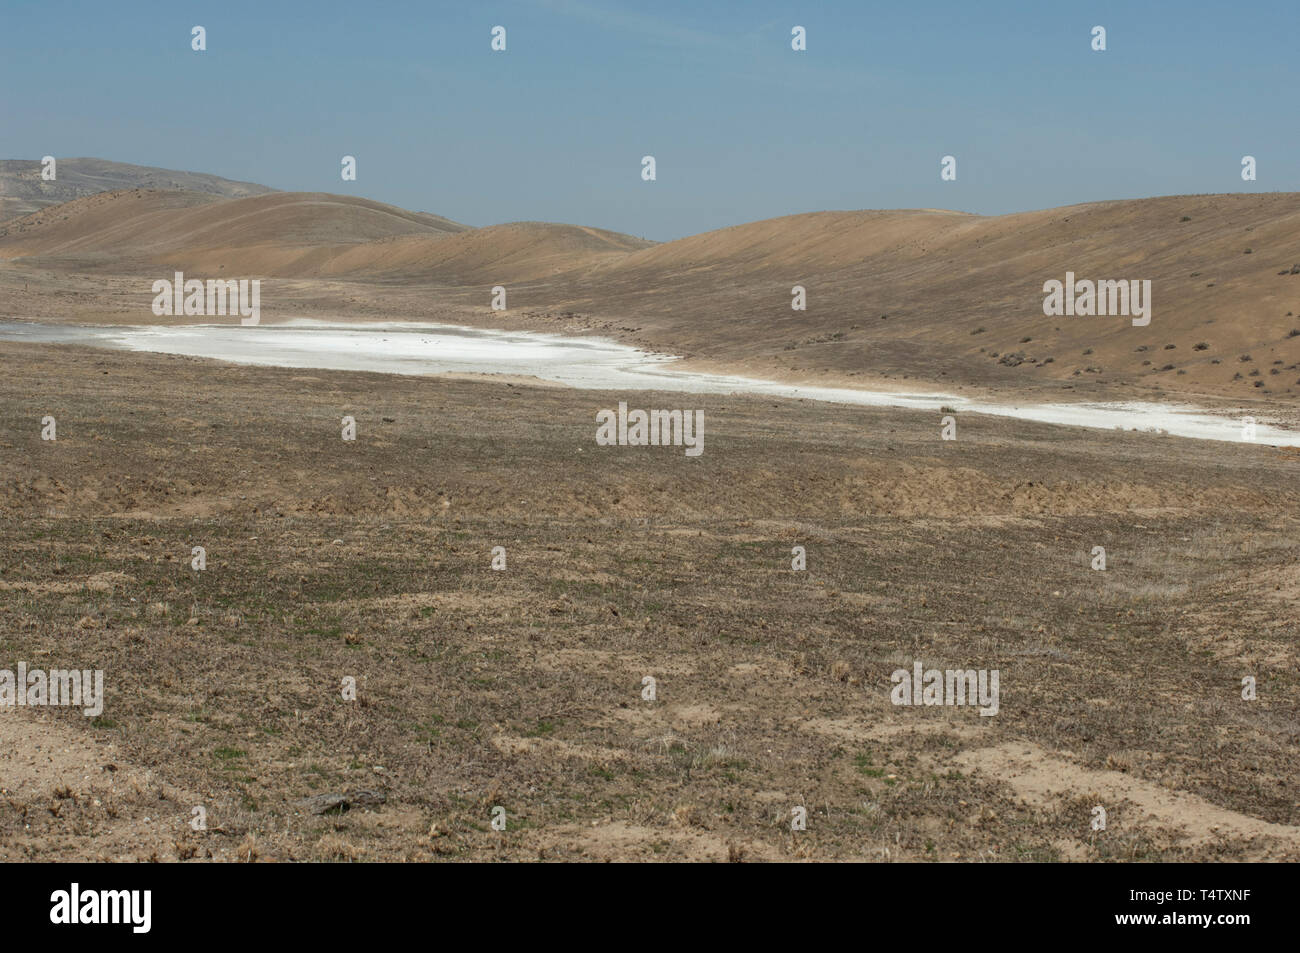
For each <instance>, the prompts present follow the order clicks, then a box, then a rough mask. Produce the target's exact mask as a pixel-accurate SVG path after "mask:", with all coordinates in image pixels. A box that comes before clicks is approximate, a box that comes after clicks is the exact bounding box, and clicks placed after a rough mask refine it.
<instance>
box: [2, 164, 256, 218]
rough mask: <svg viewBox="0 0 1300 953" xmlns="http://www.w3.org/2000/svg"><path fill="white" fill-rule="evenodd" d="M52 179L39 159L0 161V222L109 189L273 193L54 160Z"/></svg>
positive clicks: (151, 170)
mask: <svg viewBox="0 0 1300 953" xmlns="http://www.w3.org/2000/svg"><path fill="white" fill-rule="evenodd" d="M55 171H56V173H57V177H56V178H55V179H54V181H52V182H47V181H45V180H44V179H42V178H41V160H40V159H0V222H4V221H8V220H10V219H14V218H21V217H22V216H24V215H30V214H31V213H32V212H35V211H39V210H40V209H43V208H46V207H47V206H50V205H59V204H61V203H63V202H69V201H71V200H72V199H76V198H81V197H83V196H86V195H94V194H96V193H98V192H111V191H113V190H114V189H179V190H184V191H187V192H203V193H206V194H208V195H218V196H222V197H223V198H244V197H247V196H250V195H266V194H267V193H269V192H275V191H278V190H277V189H272V188H268V187H267V186H265V185H257V184H255V183H253V182H235V181H233V180H231V179H223V178H221V176H219V175H208V174H207V173H204V172H178V171H177V170H175V169H159V168H156V167H154V166H146V165H131V164H130V163H126V162H110V161H108V160H107V159H72V158H69V159H62V158H60V159H58V160H57V164H56V166H55Z"/></svg>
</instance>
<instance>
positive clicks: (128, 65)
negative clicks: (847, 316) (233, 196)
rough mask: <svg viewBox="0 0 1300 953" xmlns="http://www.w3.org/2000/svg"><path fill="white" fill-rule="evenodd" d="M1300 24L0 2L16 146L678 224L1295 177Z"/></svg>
mask: <svg viewBox="0 0 1300 953" xmlns="http://www.w3.org/2000/svg"><path fill="white" fill-rule="evenodd" d="M498 24H499V25H502V26H504V27H505V28H506V30H507V46H508V48H507V50H506V52H504V53H494V52H492V50H491V49H490V41H491V35H490V30H491V28H492V27H493V26H495V25H498ZM796 24H797V25H801V26H803V27H805V28H806V30H807V47H808V48H807V51H806V52H794V51H792V50H791V46H790V40H791V32H790V31H791V28H792V27H793V26H794V25H796ZM194 25H202V26H203V27H205V28H206V30H207V50H206V51H205V52H194V51H192V50H191V48H190V39H191V37H190V30H191V27H193V26H194ZM1094 25H1102V26H1104V27H1105V28H1106V30H1107V46H1108V49H1107V50H1106V51H1105V52H1094V51H1093V50H1092V49H1091V45H1090V44H1091V30H1092V27H1093V26H1094ZM1297 35H1300V2H1298V0H1261V2H1257V3H1241V2H1209V0H1179V2H1141V0H1097V2H1089V3H1081V2H1075V0H1059V2H1056V0H1052V2H1044V0H1021V2H998V0H991V2H988V3H976V2H971V0H930V2H927V3H923V4H922V3H912V2H907V0H904V2H896V3H890V4H884V3H877V2H868V0H852V2H821V3H798V2H773V0H746V2H728V3H711V2H708V0H660V2H656V3H644V2H633V0H486V2H462V3H443V2H438V0H423V2H391V3H390V2H383V0H374V2H365V3H352V2H337V0H319V2H316V0H312V2H306V0H304V2H297V0H285V2H275V0H259V2H247V0H217V2H193V0H187V2H175V0H172V2H153V0H141V2H135V0H131V2H126V3H105V2H103V0H97V2H93V3H91V2H70V3H56V2H47V3H41V2H35V0H4V3H3V5H0V87H2V88H3V90H4V92H3V94H2V95H0V158H33V159H39V158H40V157H41V156H42V155H46V154H50V155H54V156H56V157H72V156H95V157H98V158H104V159H113V160H116V161H121V162H133V163H139V164H142V165H154V166H162V167H166V168H174V169H183V170H188V171H194V172H210V173H213V174H216V175H221V176H225V177H227V178H231V179H241V180H247V181H252V182H259V183H262V184H264V185H269V186H272V187H275V188H279V189H287V190H295V191H299V190H301V191H327V192H337V193H343V194H353V195H361V196H365V197H367V198H372V199H376V200H379V201H383V202H390V203H392V204H394V205H400V206H402V207H405V208H409V209H416V210H420V211H426V212H434V213H436V214H439V215H445V216H447V217H448V218H452V219H455V220H457V221H461V222H465V223H467V224H470V225H490V224H495V223H499V222H509V221H526V220H538V221H556V222H572V223H577V224H582V225H593V226H597V227H601V228H609V229H614V230H616V231H621V232H629V233H631V234H634V235H641V236H644V237H647V238H653V239H658V240H668V239H673V238H679V237H681V236H683V235H688V234H693V233H696V232H701V231H706V230H708V229H713V228H720V227H724V226H727V225H735V224H739V223H741V222H748V221H754V220H757V219H763V218H770V217H773V216H778V215H787V214H792V213H796V212H810V211H819V210H823V209H856V208H928V207H939V208H952V209H960V210H963V211H970V212H978V213H982V214H998V213H1003V212H1012V211H1022V210H1027V209H1036V208H1045V207H1050V206H1057V205H1066V204H1072V203H1076V202H1087V201H1095V200H1100V199H1113V198H1137V197H1145V196H1152V195H1169V194H1180V193H1198V192H1240V191H1251V192H1254V191H1300V120H1297V117H1296V108H1295V97H1296V95H1297V91H1298V90H1300V83H1298V82H1297V78H1298V77H1300V68H1298V66H1297V64H1298V63H1300V54H1298V53H1297V51H1296V49H1295V38H1296V36H1297ZM344 155H354V156H356V158H357V181H355V182H345V181H343V180H342V179H341V177H340V168H341V166H340V160H341V158H342V157H343V156H344ZM644 155H653V156H654V157H655V159H656V163H657V176H658V178H657V180H656V181H654V182H645V181H642V178H641V157H642V156H644ZM944 155H953V156H955V157H956V159H957V180H956V181H955V182H944V181H941V180H940V176H939V172H940V159H941V157H942V156H944ZM1243 155H1252V156H1254V157H1255V158H1256V160H1257V162H1258V180H1257V181H1255V182H1245V181H1243V180H1242V178H1241V158H1242V156H1243Z"/></svg>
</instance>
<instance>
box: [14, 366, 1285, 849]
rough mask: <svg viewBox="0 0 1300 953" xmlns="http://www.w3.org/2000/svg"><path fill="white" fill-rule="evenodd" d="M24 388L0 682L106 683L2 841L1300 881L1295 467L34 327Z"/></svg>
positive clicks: (1114, 443) (1188, 446)
mask: <svg viewBox="0 0 1300 953" xmlns="http://www.w3.org/2000/svg"><path fill="white" fill-rule="evenodd" d="M0 395H2V397H0V405H2V406H3V407H4V408H5V412H4V415H3V419H2V420H0V507H3V511H4V514H5V517H6V518H5V519H4V520H3V522H0V668H11V669H12V668H14V667H15V666H16V665H17V663H18V662H20V661H25V662H27V663H28V664H29V665H30V666H42V667H50V668H53V667H72V666H76V667H81V668H98V669H103V670H104V673H105V682H106V687H107V700H106V704H105V708H104V711H103V713H102V714H101V715H100V716H98V717H96V718H93V719H92V718H87V717H85V716H83V715H82V714H81V713H80V712H77V711H72V710H68V709H41V710H38V709H29V708H22V709H17V708H12V709H11V708H0V859H4V860H19V859H41V860H63V859H95V858H105V859H122V860H153V859H157V860H164V861H177V860H183V861H194V860H207V859H212V860H245V861H247V860H258V861H262V860H271V861H290V860H350V861H367V860H413V861H422V860H494V859H511V860H538V859H542V860H684V859H690V860H716V861H726V860H733V861H734V860H785V859H811V860H833V859H864V860H880V861H897V860H936V861H939V860H943V861H948V860H959V861H991V860H999V861H1017V860H1072V861H1074V860H1077V861H1096V860H1101V861H1108V860H1259V859H1269V860H1298V859H1300V808H1298V807H1297V789H1298V787H1300V769H1298V768H1297V759H1296V746H1297V741H1298V740H1300V692H1298V691H1297V689H1298V688H1300V684H1298V683H1300V677H1298V675H1297V672H1298V671H1300V669H1298V668H1297V623H1296V621H1295V616H1294V614H1293V605H1294V602H1295V599H1296V597H1297V595H1300V566H1298V565H1297V555H1298V553H1300V546H1298V545H1297V543H1296V538H1297V532H1296V531H1297V518H1296V512H1297V502H1298V497H1300V490H1297V486H1298V485H1300V484H1297V475H1298V474H1300V455H1297V454H1295V453H1292V452H1286V451H1279V450H1276V449H1273V448H1269V447H1266V446H1258V445H1251V444H1228V443H1218V442H1209V441H1184V440H1177V439H1174V438H1160V437H1154V436H1151V435H1145V434H1123V433H1105V432H1097V431H1085V430H1070V429H1065V428H1054V427H1048V426H1041V425H1035V424H1027V423H1023V422H1018V421H1014V420H1008V419H995V418H983V417H977V416H960V417H959V420H958V426H959V434H958V439H957V440H956V441H951V442H945V441H941V440H940V438H939V420H938V417H937V415H934V414H928V413H912V412H905V411H899V410H887V409H871V408H853V407H839V406H827V405H818V404H815V403H810V402H803V401H782V400H773V399H764V398H720V397H712V396H709V397H705V396H699V395H678V394H637V395H635V398H634V402H633V405H634V406H640V407H658V408H676V407H683V406H688V407H702V408H703V409H704V410H705V417H706V444H705V452H704V454H703V455H702V456H701V457H699V458H696V459H691V458H688V457H686V456H685V455H684V454H683V453H682V451H681V448H671V447H662V448H661V447H653V448H650V447H648V448H631V447H599V446H597V445H596V444H595V440H594V434H595V412H596V411H597V410H598V409H600V408H604V407H612V406H613V405H614V404H615V403H616V402H617V401H618V400H619V399H627V396H626V395H619V394H602V393H597V392H575V391H569V390H564V389H559V388H551V387H530V386H524V385H522V384H520V383H517V382H481V381H472V380H448V379H425V378H401V377H387V376H383V375H373V374H360V373H338V372H325V371H311V372H304V371H300V370H285V369H275V368H251V367H237V366H230V365H222V364H216V363H212V362H205V361H200V360H193V359H187V358H180V357H170V356H161V355H145V354H129V353H119V352H109V351H96V350H90V349H80V348H59V347H45V346H34V345H17V344H4V345H0ZM45 415H51V416H54V417H55V418H56V420H57V428H58V430H57V440H55V441H43V440H41V438H40V430H41V419H42V417H43V416H45ZM344 415H352V416H354V417H355V418H356V422H357V427H358V432H357V438H356V440H355V441H354V442H345V441H343V440H342V439H341V433H340V421H341V418H342V417H343V416H344ZM1098 545H1100V546H1104V547H1105V549H1106V553H1107V561H1108V565H1107V568H1106V570H1105V571H1104V572H1098V571H1093V570H1092V569H1091V568H1090V561H1091V556H1090V553H1091V550H1092V548H1093V547H1094V546H1098ZM195 546H203V547H205V548H206V551H207V568H206V570H204V571H202V572H198V571H195V570H193V569H192V568H191V565H190V560H191V551H192V548H193V547H195ZM495 546H502V547H504V548H505V550H506V556H507V568H506V569H505V570H504V571H494V570H493V569H492V568H491V562H492V549H493V547H495ZM795 546H803V547H806V550H807V559H808V564H807V565H808V568H807V570H806V571H803V572H796V571H792V569H791V550H792V547H795ZM915 660H921V661H922V662H924V664H925V665H926V666H927V667H931V666H932V667H938V668H963V669H965V668H974V669H981V668H987V669H997V670H999V672H1000V684H1001V699H1000V711H999V713H998V714H997V715H995V716H992V717H981V716H980V715H979V714H978V712H977V711H976V710H975V709H974V708H971V707H906V706H895V705H892V704H891V703H890V688H891V681H890V674H891V672H893V671H894V670H895V669H897V668H910V667H911V665H912V663H913V662H914V661H915ZM645 676H652V677H653V678H655V679H656V680H657V699H656V700H655V701H653V702H650V701H645V700H643V698H642V695H641V692H642V679H643V678H644V677H645ZM1246 676H1252V677H1254V678H1255V679H1257V683H1258V699H1257V700H1254V701H1246V700H1243V698H1242V697H1241V691H1242V690H1241V682H1242V679H1243V678H1244V677H1246ZM345 678H354V679H355V680H356V685H357V698H356V700H355V701H346V700H344V698H343V697H342V693H341V690H340V689H341V686H342V684H343V680H344V679H345ZM358 791H368V792H376V793H378V794H382V795H383V796H384V799H385V800H384V801H383V803H382V804H378V805H375V804H370V805H367V804H365V803H362V802H363V801H364V798H358V799H357V800H358V804H357V806H355V807H353V808H352V809H351V810H348V811H347V812H345V813H338V814H328V815H315V814H312V813H310V812H309V811H308V810H307V809H305V808H304V807H301V806H300V805H299V802H300V801H301V800H302V799H304V798H307V797H311V796H316V795H324V794H345V793H347V792H358ZM498 806H500V807H502V808H504V810H505V816H506V819H507V820H506V829H505V830H504V831H496V830H493V829H492V827H491V824H490V822H491V819H492V810H493V808H494V807H498ZM1097 806H1102V807H1104V808H1105V810H1106V812H1107V826H1106V829H1105V830H1102V831H1095V830H1093V829H1092V827H1091V821H1092V817H1093V809H1094V808H1095V807H1097ZM195 807H203V808H204V809H205V811H206V816H207V824H208V829H207V830H206V831H194V830H192V829H191V827H190V820H191V817H192V812H193V809H194V808H195ZM796 807H803V808H806V810H807V830H806V831H792V830H791V816H792V814H791V812H792V809H794V808H796Z"/></svg>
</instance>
